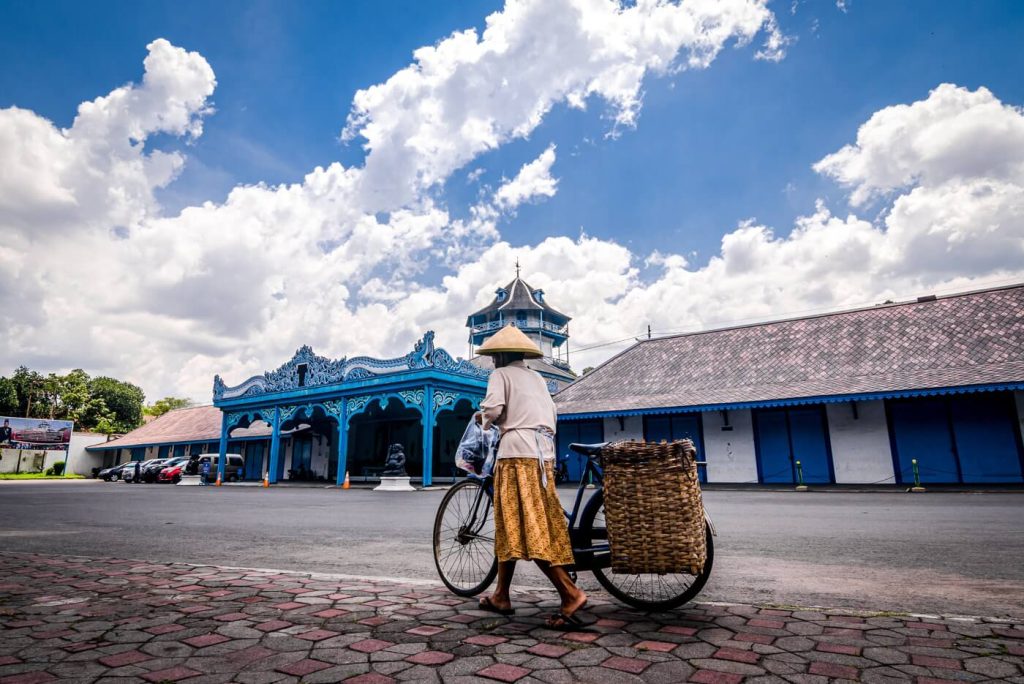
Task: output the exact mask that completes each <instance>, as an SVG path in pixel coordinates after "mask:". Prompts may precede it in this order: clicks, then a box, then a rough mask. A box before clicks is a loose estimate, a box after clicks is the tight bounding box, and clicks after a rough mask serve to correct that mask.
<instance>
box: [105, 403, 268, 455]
mask: <svg viewBox="0 0 1024 684" xmlns="http://www.w3.org/2000/svg"><path fill="white" fill-rule="evenodd" d="M220 420H221V411H220V409H218V408H217V407H216V406H194V407H192V408H183V409H177V410H175V411H168V412H167V413H165V414H164V415H162V416H160V417H159V418H156V419H155V420H151V421H149V422H148V423H145V424H144V425H142V426H141V427H138V428H136V429H134V430H132V431H131V432H129V433H128V434H126V435H124V436H123V437H119V438H118V439H115V440H111V441H109V442H104V443H102V444H96V445H94V446H92V447H89V450H90V451H99V450H103V449H120V448H126V447H133V446H149V445H151V444H180V443H181V442H214V441H218V440H220ZM263 435H270V428H267V427H263V426H258V427H252V428H247V429H245V430H240V429H236V430H233V431H232V433H231V436H232V438H238V437H258V436H263Z"/></svg>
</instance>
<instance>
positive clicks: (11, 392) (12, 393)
mask: <svg viewBox="0 0 1024 684" xmlns="http://www.w3.org/2000/svg"><path fill="white" fill-rule="evenodd" d="M18 414H19V411H18V386H17V385H16V384H14V381H13V380H11V379H10V378H4V377H0V415H3V416H15V415H18Z"/></svg>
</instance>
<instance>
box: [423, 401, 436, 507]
mask: <svg viewBox="0 0 1024 684" xmlns="http://www.w3.org/2000/svg"><path fill="white" fill-rule="evenodd" d="M423 389H424V392H423V486H424V487H429V486H430V485H432V484H433V483H434V418H435V417H436V414H435V413H434V388H433V387H431V386H430V385H427V386H426V387H424V388H423Z"/></svg>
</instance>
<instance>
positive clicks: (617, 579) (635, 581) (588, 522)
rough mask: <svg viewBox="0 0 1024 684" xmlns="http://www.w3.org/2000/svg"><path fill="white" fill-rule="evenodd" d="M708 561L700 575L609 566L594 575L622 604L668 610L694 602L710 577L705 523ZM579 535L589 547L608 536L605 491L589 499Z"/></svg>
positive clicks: (706, 531) (710, 545)
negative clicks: (621, 570)
mask: <svg viewBox="0 0 1024 684" xmlns="http://www.w3.org/2000/svg"><path fill="white" fill-rule="evenodd" d="M704 534H705V538H706V540H707V549H708V553H707V560H706V561H705V562H704V569H703V570H702V571H701V573H700V574H699V575H691V574H689V573H666V574H664V575H657V574H639V575H636V574H622V573H617V572H615V571H614V570H612V569H611V568H610V567H609V568H595V569H594V576H595V577H597V581H598V582H600V583H601V586H603V587H604V588H605V589H607V590H608V593H609V594H611V595H612V596H614V597H615V598H617V599H619V600H620V601H622V602H623V603H626V604H628V605H631V606H633V607H635V608H640V609H642V610H669V609H671V608H676V607H678V606H681V605H683V604H684V603H687V602H689V601H692V600H693V599H694V598H695V597H696V596H697V594H699V593H700V590H701V589H703V588H704V585H705V584H706V583H707V581H708V577H710V576H711V566H712V565H713V564H714V560H715V545H714V539H713V537H712V534H711V527H710V526H709V525H708V524H707V523H706V522H705V524H704ZM580 536H581V538H582V539H583V540H584V542H585V545H586V546H591V545H592V544H594V543H602V542H604V541H607V539H608V531H607V529H606V528H605V521H604V492H603V491H601V490H598V491H596V492H594V496H592V497H591V498H590V501H588V502H587V506H586V508H585V509H583V515H582V517H581V519H580Z"/></svg>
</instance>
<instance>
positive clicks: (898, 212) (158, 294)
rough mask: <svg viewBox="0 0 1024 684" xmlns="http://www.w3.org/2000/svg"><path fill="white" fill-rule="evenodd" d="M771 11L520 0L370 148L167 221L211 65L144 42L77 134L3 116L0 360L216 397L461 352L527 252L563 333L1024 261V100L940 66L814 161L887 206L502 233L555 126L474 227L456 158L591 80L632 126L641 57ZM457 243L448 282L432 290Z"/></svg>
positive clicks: (750, 310)
mask: <svg viewBox="0 0 1024 684" xmlns="http://www.w3.org/2000/svg"><path fill="white" fill-rule="evenodd" d="M774 26H775V25H774V17H773V16H772V15H771V13H770V12H768V11H767V10H766V9H765V7H764V3H762V2H759V1H754V0H750V1H748V2H740V1H739V0H735V1H731V2H723V3H707V2H691V3H686V4H684V5H682V6H676V5H670V4H664V3H658V2H638V3H637V4H636V5H635V6H632V7H629V8H626V9H620V8H618V7H617V6H616V5H615V4H613V3H610V2H606V1H603V0H579V1H578V2H575V3H570V2H567V1H566V2H554V1H545V2H510V3H509V5H508V7H507V8H506V9H505V11H504V12H502V13H499V14H496V15H493V16H492V17H490V18H489V19H488V24H487V29H486V30H485V31H484V33H483V34H482V35H481V36H479V37H478V36H476V35H475V33H473V32H468V33H458V34H454V35H452V36H450V37H449V38H446V39H445V40H443V41H441V42H440V43H438V44H437V45H435V46H433V47H430V48H424V49H423V50H420V51H418V52H417V53H416V62H415V63H414V64H413V65H412V66H410V67H408V68H407V69H404V70H402V71H400V72H399V73H397V74H395V75H394V76H393V77H391V78H390V79H388V80H387V81H386V82H384V83H383V84H380V85H378V86H374V87H371V88H368V89H367V90H365V91H361V92H360V94H359V95H358V96H357V98H356V102H355V103H354V108H353V114H352V116H351V118H350V120H349V126H348V131H349V134H350V135H355V136H362V137H363V138H365V140H366V144H367V148H368V150H369V152H368V156H367V160H366V164H365V166H362V167H349V168H346V167H343V166H342V165H340V164H331V165H329V166H327V167H326V168H317V169H314V170H313V171H311V172H310V173H309V174H307V175H306V176H305V177H304V178H302V179H301V180H299V181H298V182H295V183H291V184H285V185H281V186H277V187H268V186H264V185H255V186H240V187H237V188H235V189H234V190H233V191H232V192H231V193H230V195H229V196H228V198H227V199H226V200H225V201H224V202H223V203H220V204H213V203H207V204H204V205H202V206H196V207H189V208H187V209H185V210H184V211H182V212H181V214H180V215H177V216H161V212H160V207H159V205H158V204H157V203H156V202H155V200H154V199H153V191H154V189H156V188H159V187H164V186H166V185H167V184H168V183H169V182H171V181H172V180H173V178H174V176H175V174H177V173H178V171H179V170H180V168H181V165H182V163H183V162H184V158H183V157H182V156H181V155H180V154H179V153H176V152H162V151H160V150H155V149H151V145H149V144H148V140H149V138H150V137H151V136H152V135H153V134H155V133H167V134H170V135H175V136H182V137H185V138H186V139H187V138H194V137H196V136H199V135H200V134H201V133H202V120H203V117H204V116H206V115H207V114H209V112H210V105H209V98H210V96H211V94H212V92H213V88H214V86H215V79H214V74H213V71H212V70H211V69H210V67H209V65H208V64H207V63H206V61H205V60H203V58H202V57H201V56H199V55H197V54H195V53H188V52H186V51H184V50H182V49H180V48H176V47H174V46H172V45H170V44H169V43H167V42H166V41H162V40H158V41H154V42H153V43H152V44H151V45H150V53H149V56H148V57H147V58H146V62H145V75H144V77H143V79H142V82H141V83H140V84H137V85H127V86H123V87H121V88H118V89H116V90H114V91H113V92H111V93H110V94H109V95H108V96H105V97H102V98H98V99H97V100H95V101H93V102H90V103H85V104H83V105H82V107H81V108H80V110H79V114H78V117H76V119H75V122H74V124H73V125H72V126H71V127H70V128H69V129H66V130H59V129H57V128H56V127H54V126H53V125H52V124H51V123H50V122H48V121H46V120H45V119H42V118H41V117H39V116H38V115H36V114H34V113H32V112H29V111H26V110H22V109H16V108H11V109H7V110H0V150H3V155H4V158H3V161H4V163H3V164H0V237H2V240H0V325H2V329H3V333H2V334H3V336H4V337H3V344H4V348H5V351H7V352H8V353H6V354H5V358H11V359H13V361H12V365H13V364H16V363H20V362H24V363H28V364H30V365H34V366H38V367H42V368H67V367H72V366H83V367H86V368H88V369H89V370H90V371H92V372H107V373H113V374H115V375H119V376H123V377H126V378H128V379H131V380H133V381H135V382H138V383H140V384H142V385H143V386H144V387H145V388H146V389H147V391H148V392H149V393H150V395H151V396H153V395H160V394H164V393H170V392H174V393H178V394H188V395H191V396H193V397H195V398H197V399H200V400H205V399H207V398H208V396H209V394H208V392H209V384H210V380H211V378H212V376H213V374H214V373H221V375H222V376H224V377H225V378H227V379H228V381H229V382H234V381H239V380H241V379H243V378H244V377H246V376H247V375H249V374H252V373H255V372H258V371H261V370H264V369H265V368H268V367H272V366H275V365H276V364H278V363H280V362H281V361H282V360H283V359H285V358H287V357H288V356H289V355H290V354H291V353H292V351H293V350H294V349H295V348H296V347H298V346H299V345H300V344H304V343H308V344H312V345H313V346H314V347H315V348H316V349H317V350H318V351H319V352H321V353H324V354H329V355H336V356H340V355H343V354H361V353H371V354H375V355H398V354H401V353H404V352H405V351H406V350H407V349H408V347H409V346H410V345H411V343H412V341H413V340H414V339H416V338H418V337H419V336H420V335H421V334H422V332H423V331H424V330H425V329H428V328H433V329H435V330H437V332H438V337H439V342H440V343H441V344H443V345H445V346H448V347H449V348H450V349H451V350H452V351H453V352H455V353H464V352H465V351H467V350H465V348H464V344H465V328H464V322H465V316H466V315H467V313H469V312H470V311H472V310H474V309H475V308H477V307H479V306H482V305H483V304H484V303H486V301H488V300H489V298H490V297H491V295H492V293H493V288H494V286H495V284H497V283H500V282H502V281H505V280H508V279H511V277H512V270H511V269H512V266H511V265H512V264H513V263H514V261H515V260H516V259H517V258H518V259H519V260H520V261H521V263H522V264H523V268H524V274H525V275H527V276H528V279H529V281H530V282H531V284H533V285H535V286H538V287H543V288H545V290H546V291H547V292H548V295H549V299H550V301H551V302H552V304H553V305H554V306H556V307H558V308H560V309H562V310H565V311H566V312H568V313H570V314H571V315H572V316H573V317H574V321H573V324H572V330H573V344H574V345H575V346H579V345H580V344H584V345H585V344H590V343H596V342H604V341H606V340H610V339H617V338H621V337H627V336H630V335H634V334H638V333H639V332H640V331H642V330H644V329H645V328H646V326H647V325H648V324H651V325H652V326H653V327H654V329H655V330H679V329H696V328H700V327H705V326H714V325H721V324H725V323H729V322H735V321H740V320H749V319H758V318H761V319H763V318H767V317H773V316H778V315H780V314H787V313H797V312H801V311H806V310H821V309H825V308H830V307H835V306H850V305H859V304H864V303H869V302H873V301H881V300H883V299H886V298H890V297H895V298H899V297H905V296H907V295H908V294H910V293H925V292H927V291H930V290H932V289H949V288H955V287H967V286H970V285H971V284H973V283H977V282H980V281H983V280H986V279H991V278H1004V277H1021V276H1022V275H1024V267H1022V266H1021V264H1024V219H1022V217H1024V171H1022V168H1024V166H1022V164H1024V132H1022V131H1024V114H1022V113H1021V110H1020V109H1019V108H1016V107H1013V106H1010V105H1007V104H1004V103H1002V102H1000V101H999V100H998V99H997V98H996V97H995V96H994V95H993V94H992V93H990V92H989V91H987V90H985V89H983V88H982V89H978V90H976V91H969V90H966V89H963V88H958V87H956V86H952V85H943V86H940V87H938V88H937V89H936V90H935V91H933V92H932V93H931V94H930V95H929V96H928V97H927V98H924V99H922V100H921V101H918V102H914V103H911V104H909V105H895V106H892V107H887V108H885V109H883V110H881V111H879V112H878V113H876V114H875V115H874V116H872V117H871V118H870V119H869V120H868V121H867V122H866V123H865V124H864V125H863V126H861V128H860V130H859V131H858V132H857V135H856V141H855V142H854V143H852V144H851V145H848V146H846V147H844V148H842V149H841V150H839V151H837V152H836V153H834V154H831V155H828V156H826V157H825V158H824V159H822V160H821V161H820V162H818V163H817V164H816V165H815V168H816V169H817V170H818V171H819V172H820V173H822V174H824V175H826V176H828V177H831V178H833V179H835V180H836V181H838V182H839V183H841V184H842V185H844V186H845V187H848V188H849V190H850V193H851V195H850V199H851V202H852V203H853V205H854V206H859V205H861V204H863V203H865V202H868V201H869V200H871V199H876V200H877V199H886V200H887V201H888V203H887V204H886V205H885V206H884V209H885V211H884V212H883V214H882V217H881V218H880V219H878V220H876V221H869V220H866V219H864V218H862V217H859V216H857V215H856V214H850V215H848V216H845V217H843V216H838V215H836V213H835V212H834V211H833V210H830V209H829V208H828V207H827V206H826V205H825V204H824V203H819V204H818V206H817V207H815V209H814V211H813V212H811V213H810V214H809V215H808V216H805V217H801V218H799V219H798V220H797V221H796V222H795V225H794V226H793V228H792V231H791V232H789V233H788V234H781V233H780V234H778V235H776V234H775V233H773V231H772V230H771V229H769V228H768V227H766V226H763V225H761V224H759V223H758V222H757V221H753V220H752V221H748V222H745V223H742V224H740V225H739V226H738V227H737V228H735V229H734V230H732V231H730V232H728V233H727V234H726V235H725V236H723V238H722V245H721V250H720V252H719V254H717V255H716V256H714V257H713V258H712V259H711V260H710V261H709V262H708V263H706V264H703V265H701V264H691V263H688V262H687V260H686V258H684V257H683V256H682V254H676V253H672V252H661V253H655V254H650V255H637V254H634V253H632V252H631V251H630V250H629V249H628V248H626V247H625V246H623V245H620V244H617V243H615V242H612V241H608V240H601V239H597V238H593V237H588V236H586V235H581V236H580V237H579V238H577V239H575V240H573V239H569V238H566V237H550V238H548V239H546V240H543V241H542V242H540V243H538V244H536V245H515V246H513V245H511V244H509V243H508V242H506V241H502V240H501V239H500V233H499V224H500V221H501V220H502V219H503V217H506V216H508V215H510V214H512V213H514V211H515V209H516V207H517V206H520V205H521V204H522V203H523V202H529V201H533V200H536V199H541V198H544V197H550V196H552V195H554V193H555V192H556V191H557V182H558V181H557V180H556V179H555V178H554V177H553V176H552V173H551V172H552V167H553V164H554V162H555V160H556V151H555V148H554V146H553V145H552V146H550V147H548V148H547V149H546V150H545V151H544V152H543V153H542V154H541V155H540V156H539V157H538V158H537V159H535V160H533V161H531V162H529V163H527V164H525V165H524V166H523V168H522V169H521V170H520V171H519V172H518V173H517V174H516V176H515V177H514V178H512V179H511V180H508V181H506V182H504V183H503V184H502V185H500V186H499V187H498V189H497V190H495V191H494V192H493V193H491V194H490V195H489V196H485V197H484V198H483V199H482V200H481V201H480V202H479V204H478V205H477V206H476V207H475V208H474V209H473V212H472V213H471V215H470V216H469V217H468V218H467V219H466V220H461V221H460V220H456V221H453V220H452V219H451V217H450V216H449V212H448V209H447V207H446V206H445V205H444V203H443V198H441V197H438V196H437V193H436V189H437V184H438V183H439V182H440V181H443V180H444V179H446V178H447V177H448V176H449V175H450V174H451V173H452V172H453V171H454V170H455V169H458V168H460V167H462V166H464V165H466V164H467V163H469V162H471V161H472V160H473V159H475V158H476V157H478V156H479V155H480V154H481V153H482V152H485V151H486V150H488V149H491V148H493V147H496V146H498V145H501V144H504V143H506V142H508V141H510V140H513V139H517V138H524V137H526V136H528V135H529V134H530V133H531V132H532V131H533V130H534V129H535V128H536V127H537V125H538V124H539V122H540V121H541V120H542V118H543V117H544V116H545V114H546V113H547V112H548V110H550V109H551V108H552V107H553V106H555V105H557V104H559V103H568V104H570V105H572V106H583V105H584V104H587V102H588V98H592V97H596V98H599V99H601V100H603V101H604V102H606V103H608V105H609V106H610V108H611V113H612V118H613V121H614V123H613V125H616V126H623V125H634V124H635V123H636V121H637V113H638V111H639V107H640V104H641V99H642V96H641V86H642V83H643V79H644V77H645V75H646V74H649V73H661V72H666V71H669V70H671V69H673V68H678V67H679V66H680V65H683V66H686V67H690V68H701V67H704V66H707V65H708V64H709V63H710V62H711V61H712V60H713V59H714V57H715V55H716V54H717V53H718V51H719V50H720V49H721V48H722V46H723V45H725V44H726V43H727V42H728V41H729V40H736V41H738V42H749V41H750V40H751V39H753V38H754V37H755V35H756V34H757V33H758V31H761V32H763V33H764V34H765V36H766V38H767V40H766V46H765V47H764V48H763V51H767V52H765V53H764V54H763V55H762V56H763V57H765V58H767V57H769V56H770V55H771V54H772V50H776V51H777V50H781V49H782V48H783V47H784V42H779V41H781V40H783V39H781V38H780V37H778V35H779V34H778V33H777V30H776V29H775V28H774ZM773 46H774V47H773ZM775 54H777V52H776V53H775ZM680 55H681V56H680ZM851 133H852V132H851ZM685 251H687V250H686V248H685V245H683V246H681V248H680V252H685ZM41 253H45V259H37V258H35V257H36V255H38V254H41ZM442 264H444V265H445V267H446V270H445V271H444V273H446V274H447V275H443V274H442V275H443V277H441V279H440V283H439V284H436V285H429V284H426V283H425V282H424V277H423V274H424V271H425V270H427V269H429V268H433V269H435V270H437V269H439V268H441V265H442ZM614 349H615V348H614V347H611V348H605V349H602V350H601V351H600V352H597V351H595V352H593V353H591V354H589V355H587V354H585V355H584V356H582V357H576V359H575V361H574V363H575V365H576V366H577V367H580V368H582V367H583V366H584V365H592V363H593V362H596V361H598V360H600V358H602V356H603V355H606V354H607V353H609V352H610V351H614ZM0 372H2V370H0Z"/></svg>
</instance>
